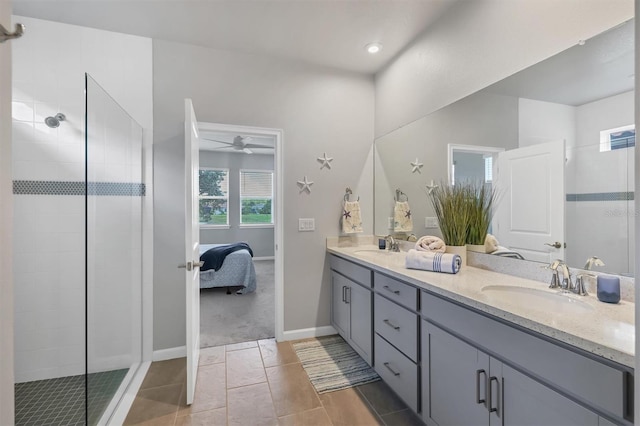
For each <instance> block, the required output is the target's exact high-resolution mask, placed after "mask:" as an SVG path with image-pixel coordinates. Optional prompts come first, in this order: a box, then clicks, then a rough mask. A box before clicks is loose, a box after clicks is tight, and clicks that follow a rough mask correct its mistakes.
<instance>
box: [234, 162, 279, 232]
mask: <svg viewBox="0 0 640 426" xmlns="http://www.w3.org/2000/svg"><path fill="white" fill-rule="evenodd" d="M272 200H273V171H271V170H240V211H241V213H240V224H241V225H273V208H272Z"/></svg>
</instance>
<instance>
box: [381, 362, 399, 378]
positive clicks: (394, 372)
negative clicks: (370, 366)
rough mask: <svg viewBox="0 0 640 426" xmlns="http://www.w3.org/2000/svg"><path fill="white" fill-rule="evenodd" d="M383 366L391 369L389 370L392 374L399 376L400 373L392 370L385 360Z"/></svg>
mask: <svg viewBox="0 0 640 426" xmlns="http://www.w3.org/2000/svg"><path fill="white" fill-rule="evenodd" d="M384 366H385V367H387V369H388V370H389V371H391V372H392V373H393V375H394V376H399V375H400V373H398V372H397V371H394V370H393V368H391V367H389V363H388V362H385V363H384Z"/></svg>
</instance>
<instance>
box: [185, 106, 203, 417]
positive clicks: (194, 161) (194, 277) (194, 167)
mask: <svg viewBox="0 0 640 426" xmlns="http://www.w3.org/2000/svg"><path fill="white" fill-rule="evenodd" d="M184 104H185V111H184V158H185V161H184V164H185V191H186V196H185V211H186V216H185V224H186V229H185V244H184V247H185V265H184V266H185V288H186V295H187V309H186V311H187V404H189V405H191V403H193V397H194V393H195V390H196V378H197V376H198V359H199V357H200V266H201V264H200V219H199V213H198V210H199V209H198V203H199V200H198V195H199V183H198V179H199V177H198V175H199V166H200V162H199V158H200V156H199V151H198V121H197V120H196V114H195V112H194V111H193V104H192V103H191V99H185V102H184Z"/></svg>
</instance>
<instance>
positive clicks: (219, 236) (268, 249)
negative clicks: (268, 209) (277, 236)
mask: <svg viewBox="0 0 640 426" xmlns="http://www.w3.org/2000/svg"><path fill="white" fill-rule="evenodd" d="M200 167H211V168H221V169H227V170H229V206H228V209H229V210H228V214H229V228H226V229H223V228H200V244H226V243H234V242H238V241H244V242H247V243H248V244H249V245H250V246H251V250H252V251H253V256H254V257H273V256H274V228H273V226H262V227H244V228H243V227H241V226H240V170H242V169H247V170H273V169H274V167H275V164H274V156H273V155H262V154H253V155H246V154H231V153H221V152H219V151H218V152H215V151H200ZM273 184H274V187H275V181H274V183H273ZM272 206H275V204H273V205H272ZM272 211H274V212H275V207H273V210H272Z"/></svg>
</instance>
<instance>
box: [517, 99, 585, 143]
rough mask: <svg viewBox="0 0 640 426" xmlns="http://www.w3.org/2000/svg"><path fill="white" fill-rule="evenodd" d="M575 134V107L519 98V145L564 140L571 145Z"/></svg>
mask: <svg viewBox="0 0 640 426" xmlns="http://www.w3.org/2000/svg"><path fill="white" fill-rule="evenodd" d="M575 134H576V108H575V107H573V106H571V105H563V104H557V103H554V102H543V101H536V100H533V99H526V98H518V147H520V148H523V147H525V146H529V145H535V144H539V143H545V142H552V141H562V140H564V141H565V146H567V147H571V146H574V145H575V139H576V136H575Z"/></svg>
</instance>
